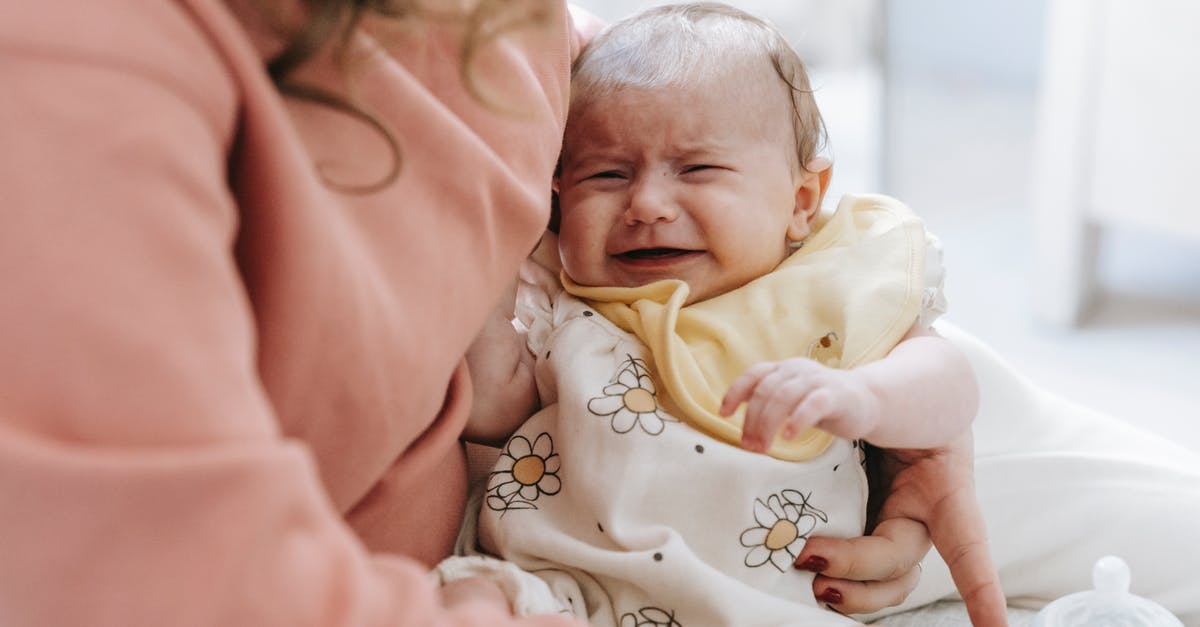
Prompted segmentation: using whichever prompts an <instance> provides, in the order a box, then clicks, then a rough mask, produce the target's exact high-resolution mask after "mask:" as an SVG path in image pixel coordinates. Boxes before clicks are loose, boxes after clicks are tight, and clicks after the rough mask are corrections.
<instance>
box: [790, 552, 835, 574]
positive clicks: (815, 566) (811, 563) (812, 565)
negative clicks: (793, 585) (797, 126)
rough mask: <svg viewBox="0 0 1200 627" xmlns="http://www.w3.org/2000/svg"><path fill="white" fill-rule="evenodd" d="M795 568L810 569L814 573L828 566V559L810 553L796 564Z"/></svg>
mask: <svg viewBox="0 0 1200 627" xmlns="http://www.w3.org/2000/svg"><path fill="white" fill-rule="evenodd" d="M796 568H799V569H801V570H811V571H813V572H814V573H819V572H821V571H823V570H825V569H826V568H829V560H827V559H825V558H823V557H820V556H817V555H812V556H809V558H808V559H806V560H804V561H803V562H801V563H799V564H796Z"/></svg>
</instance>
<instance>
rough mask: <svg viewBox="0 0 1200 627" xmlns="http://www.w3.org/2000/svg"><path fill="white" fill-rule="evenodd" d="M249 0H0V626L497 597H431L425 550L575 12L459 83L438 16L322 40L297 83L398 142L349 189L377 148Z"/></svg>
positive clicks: (543, 198) (357, 617)
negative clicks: (393, 173)
mask: <svg viewBox="0 0 1200 627" xmlns="http://www.w3.org/2000/svg"><path fill="white" fill-rule="evenodd" d="M268 4H270V3H266V2H256V1H255V0H244V2H232V1H231V2H222V1H221V0H175V1H167V0H116V1H108V2H97V1H95V0H39V1H38V2H10V3H5V6H4V8H3V9H0V625H4V626H6V627H14V626H26V625H39V626H40V625H46V626H55V627H58V626H68V625H89V626H97V625H120V626H122V627H131V626H138V625H154V626H157V627H161V626H166V625H170V626H172V627H181V626H190V625H221V626H247V627H269V626H272V625H287V626H288V627H298V626H300V625H322V626H325V625H346V626H349V625H468V624H470V625H475V624H479V625H483V624H488V625H499V624H508V623H509V621H511V620H512V619H508V618H505V617H504V616H501V615H500V614H499V613H497V612H496V611H494V610H492V609H490V608H488V607H485V606H483V605H481V604H472V605H468V606H466V607H464V608H461V609H459V610H455V611H448V610H444V609H442V608H441V606H440V603H439V601H438V596H437V591H436V587H435V585H434V583H433V581H432V578H431V576H430V575H429V573H428V570H427V566H428V565H429V564H432V563H434V562H435V561H437V560H438V559H440V558H441V557H443V556H445V555H446V554H448V552H449V551H450V548H451V544H452V542H453V538H454V534H455V531H456V529H457V527H458V524H459V522H460V520H461V518H462V514H463V508H464V495H465V489H466V479H465V463H464V457H463V451H462V448H461V444H460V443H459V441H458V436H459V433H460V431H461V429H462V426H463V424H464V422H465V419H466V414H467V412H468V411H469V406H470V398H471V384H470V380H469V376H468V375H467V370H466V368H465V366H464V364H463V361H462V356H463V354H464V353H465V351H466V349H467V346H468V345H469V344H470V342H471V340H472V337H473V336H474V334H475V332H476V330H477V329H479V328H480V326H481V324H482V321H483V320H484V318H485V316H486V315H487V313H488V311H489V310H490V309H491V308H492V307H493V304H494V303H495V302H496V301H497V300H498V298H499V296H500V294H501V293H502V291H503V290H504V288H505V287H506V286H507V284H508V283H509V281H511V280H512V277H513V276H514V275H515V273H516V268H517V265H518V263H519V262H520V260H521V259H522V258H523V257H524V256H525V254H526V253H527V252H528V251H529V250H530V249H531V248H532V247H533V245H534V244H535V242H536V240H537V237H538V235H539V233H540V232H541V231H542V228H543V225H544V224H545V222H546V219H547V214H548V206H549V188H550V180H551V176H552V172H553V168H554V163H555V159H556V158H557V153H558V149H559V143H560V136H561V131H562V126H563V123H564V118H565V115H566V108H567V85H568V67H569V62H570V57H571V50H572V48H574V47H575V43H576V36H575V33H574V30H573V29H572V28H571V20H570V18H569V17H568V15H567V13H566V11H565V9H564V7H563V6H561V5H554V6H551V7H550V10H551V12H552V15H551V19H550V20H549V23H548V24H543V25H541V26H530V27H527V28H520V29H517V30H514V31H512V32H511V33H510V34H509V35H508V36H506V37H504V38H502V39H500V40H498V41H495V42H493V43H491V44H488V45H487V46H486V47H485V48H484V49H483V50H482V51H481V56H480V57H479V59H478V61H477V62H476V63H474V64H472V65H471V66H470V67H471V68H472V69H473V75H474V78H473V79H472V80H473V81H474V84H476V85H478V86H479V91H480V92H482V93H483V94H484V98H483V99H482V100H481V98H479V97H477V96H476V95H472V94H471V93H469V92H468V90H467V89H466V88H465V87H464V80H463V79H462V77H461V76H460V72H459V68H460V65H461V63H460V60H459V49H458V42H459V40H460V33H459V32H457V31H456V29H460V28H461V27H462V24H461V23H454V22H448V23H447V22H436V21H424V22H420V21H409V22H402V23H398V24H395V25H393V26H392V27H390V28H386V29H379V30H375V31H373V34H372V35H370V36H368V35H367V34H366V33H365V32H364V33H360V34H359V35H358V36H356V37H355V38H353V40H352V42H351V44H350V46H349V52H348V54H346V55H345V57H344V58H340V59H336V58H334V55H332V54H330V53H329V51H325V52H323V53H322V54H320V55H318V57H317V58H316V59H315V60H314V62H313V63H312V64H311V65H309V66H306V67H305V68H304V69H303V71H302V72H301V73H300V74H299V75H298V78H299V79H302V80H304V81H306V82H308V83H311V84H317V85H322V86H324V87H326V88H330V89H334V90H336V91H341V92H345V93H352V94H353V95H354V98H355V100H356V101H357V102H359V103H361V104H362V105H363V107H364V108H365V109H367V110H369V111H371V112H372V113H373V114H375V115H376V116H378V118H379V119H381V120H383V121H384V123H385V124H386V125H387V126H388V127H389V128H390V129H391V130H392V131H393V132H394V134H395V137H396V139H397V140H398V143H399V147H400V156H399V159H400V171H399V176H398V177H397V178H396V179H395V180H394V181H392V182H391V183H389V184H387V185H386V187H384V188H383V189H381V190H378V191H364V190H365V189H366V188H369V187H370V186H372V185H374V184H378V183H380V181H382V180H385V179H386V177H387V173H388V171H389V169H390V168H391V166H392V164H393V163H394V161H393V156H392V154H391V152H390V151H389V148H388V144H387V142H385V141H384V140H383V139H382V136H381V135H380V134H379V133H378V132H377V131H376V130H375V129H372V128H371V127H370V126H369V125H367V124H365V123H363V122H362V121H361V120H359V119H357V118H355V117H353V116H350V115H347V114H345V113H342V112H338V111H336V110H335V109H333V108H331V107H326V106H317V105H313V104H307V103H305V102H302V101H299V100H295V99H284V98H282V97H281V96H280V95H279V94H278V92H277V90H276V89H275V87H274V86H273V84H272V83H271V81H270V80H269V78H268V76H267V74H266V72H265V71H264V58H266V57H268V56H270V55H272V54H274V53H275V52H277V51H278V50H279V41H278V39H276V37H275V36H274V35H273V34H272V33H273V31H272V30H271V29H270V28H268V27H267V26H266V22H265V20H264V19H263V17H262V15H261V14H260V13H258V12H256V10H255V8H254V7H256V6H259V5H264V6H265V5H268ZM435 4H436V3H435ZM343 61H344V62H345V65H346V66H347V67H348V68H349V69H348V71H343V69H342V62H343ZM347 76H348V77H349V79H348V80H349V83H348V84H347V81H346V79H344V78H340V77H347ZM487 103H490V105H489V104H487ZM514 111H515V112H518V113H514ZM346 188H355V189H351V190H350V191H346ZM513 622H514V623H517V624H531V625H532V624H539V625H556V624H564V623H565V622H566V621H565V620H564V619H561V618H554V617H545V618H540V619H536V620H532V619H530V620H526V621H513Z"/></svg>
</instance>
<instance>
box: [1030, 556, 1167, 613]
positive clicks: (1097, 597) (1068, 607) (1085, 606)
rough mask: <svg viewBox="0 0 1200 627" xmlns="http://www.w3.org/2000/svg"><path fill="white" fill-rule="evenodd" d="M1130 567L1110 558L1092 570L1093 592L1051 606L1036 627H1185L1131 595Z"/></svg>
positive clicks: (1156, 607)
mask: <svg viewBox="0 0 1200 627" xmlns="http://www.w3.org/2000/svg"><path fill="white" fill-rule="evenodd" d="M1129 579H1130V577H1129V565H1128V564H1126V563H1125V560H1123V559H1121V558H1119V557H1115V556H1112V555H1109V556H1107V557H1102V558H1100V559H1099V560H1097V561H1096V565H1095V566H1093V567H1092V586H1093V587H1094V588H1095V589H1094V590H1088V591H1085V592H1076V593H1074V594H1068V595H1067V596H1065V597H1063V598H1061V599H1058V600H1057V601H1053V602H1051V603H1050V604H1049V605H1047V606H1046V607H1044V608H1042V611H1040V612H1038V613H1037V616H1035V617H1034V619H1033V627H1084V626H1085V625H1086V626H1088V627H1183V623H1181V622H1179V619H1178V618H1175V616H1174V615H1172V614H1171V613H1170V612H1168V611H1167V610H1166V609H1165V608H1163V606H1161V605H1159V604H1157V603H1155V602H1153V601H1151V600H1149V599H1143V598H1142V597H1139V596H1137V595H1134V594H1130V592H1129Z"/></svg>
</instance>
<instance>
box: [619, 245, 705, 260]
mask: <svg viewBox="0 0 1200 627" xmlns="http://www.w3.org/2000/svg"><path fill="white" fill-rule="evenodd" d="M695 252H699V251H695V250H687V249H685V248H639V249H637V250H630V251H626V252H623V253H620V254H619V255H617V256H618V257H621V258H623V259H665V258H667V257H682V256H683V255H690V254H692V253H695Z"/></svg>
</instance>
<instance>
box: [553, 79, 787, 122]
mask: <svg viewBox="0 0 1200 627" xmlns="http://www.w3.org/2000/svg"><path fill="white" fill-rule="evenodd" d="M764 66H765V67H764ZM590 87H591V88H590V89H587V90H580V91H577V92H574V93H572V97H571V108H570V114H569V115H568V118H567V132H568V135H571V134H572V133H571V131H573V130H579V129H580V127H581V126H582V125H587V126H589V127H591V126H595V125H597V124H598V123H599V124H602V123H604V122H607V121H612V119H613V118H614V117H617V116H622V115H625V116H629V115H647V114H652V113H658V114H660V115H663V116H668V117H671V118H672V119H676V118H693V119H704V118H705V117H706V116H707V117H708V118H712V117H715V116H720V117H721V118H722V119H719V120H712V119H710V120H708V123H715V124H714V127H713V128H714V129H715V128H728V127H730V124H729V123H730V122H731V121H732V120H730V119H725V118H733V117H736V118H737V119H738V121H741V122H750V123H751V124H739V125H737V126H739V127H742V128H745V129H747V130H750V129H758V130H759V131H761V132H766V133H772V134H774V133H778V132H779V130H780V128H781V125H787V126H788V127H789V128H790V127H791V123H792V118H793V113H792V111H793V110H792V100H791V89H790V87H789V86H788V85H787V83H785V82H784V81H783V80H782V79H781V78H780V77H779V75H778V73H777V72H775V71H774V69H773V68H772V67H771V66H770V65H769V62H766V61H764V62H763V63H761V64H746V63H732V62H727V63H723V64H721V67H719V68H708V69H707V71H705V72H702V73H699V72H698V73H694V74H688V75H682V76H680V77H678V78H676V79H674V80H671V81H669V82H663V83H660V84H649V85H647V84H640V83H634V84H623V83H616V82H613V83H610V84H606V85H592V86H590ZM630 102H634V103H637V105H638V106H639V107H640V108H641V109H633V110H631V109H632V107H631V106H630V104H629V103H630ZM647 108H654V109H656V111H646V110H645V109H647ZM597 130H599V129H597Z"/></svg>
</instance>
